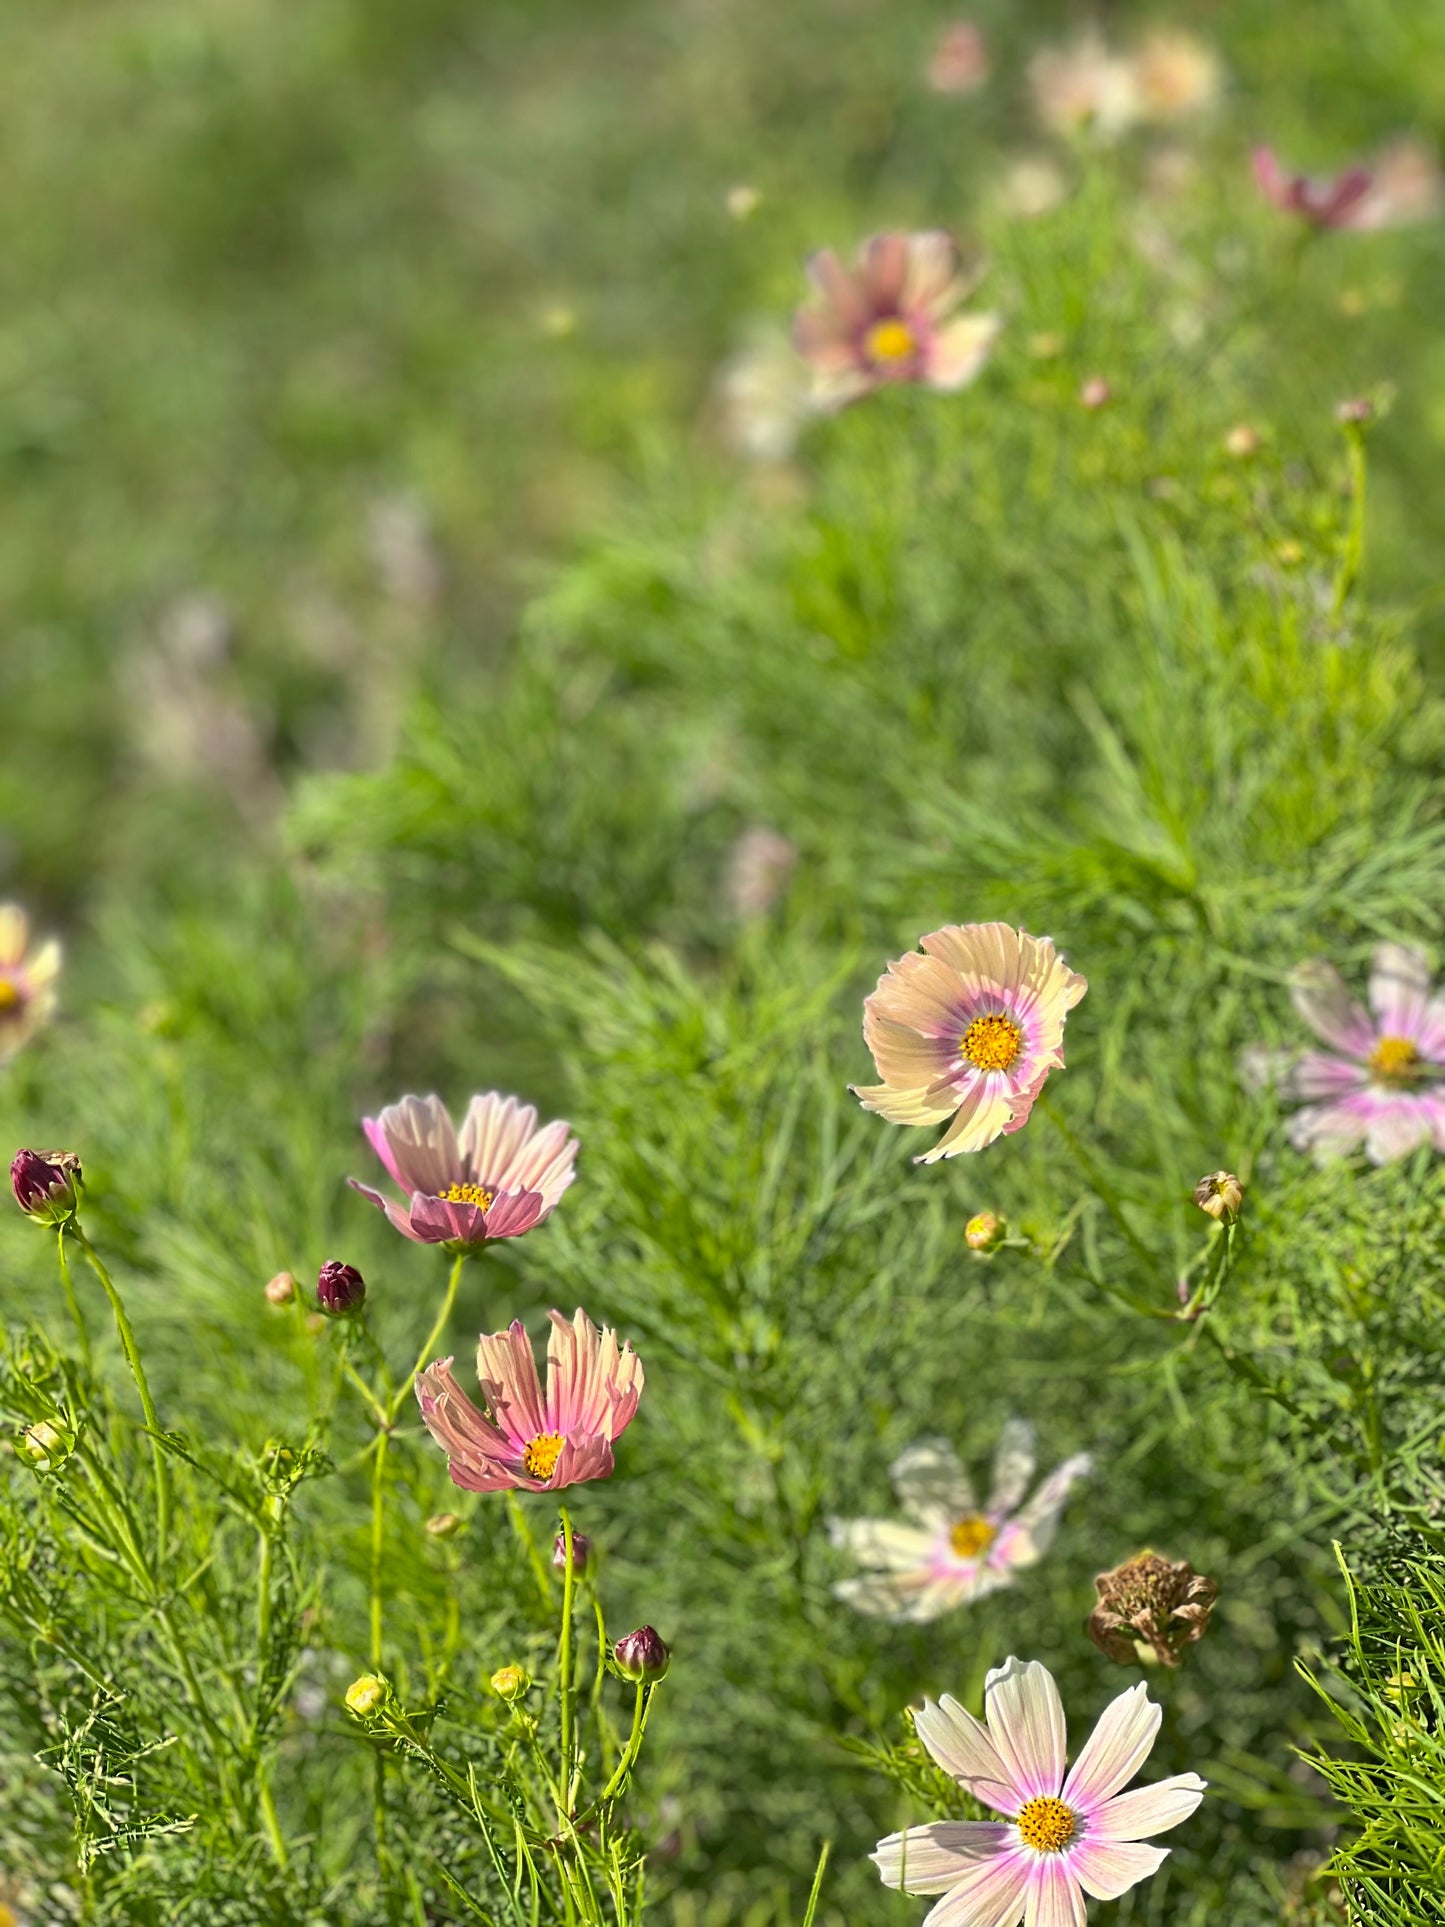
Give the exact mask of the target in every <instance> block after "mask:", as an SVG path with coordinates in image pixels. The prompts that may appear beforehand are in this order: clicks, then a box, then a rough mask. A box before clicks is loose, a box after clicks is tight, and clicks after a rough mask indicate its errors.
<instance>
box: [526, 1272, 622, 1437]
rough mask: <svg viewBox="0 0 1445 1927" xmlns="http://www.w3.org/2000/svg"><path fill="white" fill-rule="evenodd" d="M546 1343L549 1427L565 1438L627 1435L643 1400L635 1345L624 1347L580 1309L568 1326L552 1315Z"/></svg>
mask: <svg viewBox="0 0 1445 1927" xmlns="http://www.w3.org/2000/svg"><path fill="white" fill-rule="evenodd" d="M547 1316H548V1317H549V1318H550V1319H551V1321H552V1330H551V1334H550V1335H549V1337H548V1339H547V1403H546V1414H547V1424H546V1427H545V1429H546V1430H547V1431H549V1432H561V1433H563V1434H564V1436H570V1435H571V1434H573V1433H585V1434H587V1435H589V1436H595V1437H598V1438H604V1439H615V1438H617V1437H618V1436H619V1435H620V1434H621V1433H623V1432H625V1431H626V1429H627V1427H628V1426H629V1425H630V1424H631V1423H632V1420H633V1418H634V1416H635V1415H636V1412H637V1403H638V1400H639V1399H640V1398H641V1396H642V1383H643V1377H642V1360H641V1359H640V1358H639V1357H638V1356H637V1354H636V1352H635V1351H633V1349H632V1347H631V1346H630V1345H623V1346H619V1345H618V1343H617V1334H616V1332H615V1331H613V1330H611V1329H610V1327H607V1326H604V1327H603V1328H602V1330H601V1331H599V1330H598V1329H597V1327H596V1326H595V1325H594V1324H593V1323H592V1321H591V1319H590V1318H589V1317H588V1316H587V1314H586V1312H584V1311H583V1310H582V1308H581V1306H580V1305H579V1306H578V1308H577V1311H576V1314H575V1315H574V1317H573V1318H572V1320H571V1322H570V1323H569V1322H568V1320H567V1319H566V1318H564V1317H563V1315H562V1313H561V1312H560V1311H549V1312H548V1314H547Z"/></svg>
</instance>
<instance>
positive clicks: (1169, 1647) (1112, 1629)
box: [1087, 1548, 1219, 1668]
mask: <svg viewBox="0 0 1445 1927" xmlns="http://www.w3.org/2000/svg"><path fill="white" fill-rule="evenodd" d="M1094 1589H1095V1591H1096V1592H1097V1593H1098V1595H1099V1603H1098V1604H1097V1605H1096V1606H1095V1608H1094V1610H1093V1611H1092V1612H1091V1613H1090V1614H1089V1619H1088V1626H1087V1631H1088V1635H1089V1637H1090V1639H1092V1640H1093V1642H1094V1644H1095V1645H1096V1646H1097V1647H1098V1649H1099V1651H1100V1652H1101V1653H1103V1654H1104V1655H1105V1656H1106V1657H1107V1658H1109V1659H1112V1660H1114V1661H1116V1662H1117V1663H1118V1664H1119V1665H1120V1666H1128V1665H1130V1664H1131V1663H1132V1662H1134V1661H1135V1660H1140V1661H1144V1662H1146V1663H1147V1662H1148V1661H1150V1660H1156V1661H1158V1663H1159V1664H1160V1665H1161V1666H1168V1667H1171V1668H1172V1667H1175V1666H1177V1665H1178V1664H1179V1662H1180V1661H1181V1660H1182V1659H1183V1657H1184V1648H1185V1647H1186V1646H1192V1645H1194V1644H1195V1642H1196V1641H1197V1640H1200V1639H1203V1637H1204V1633H1205V1629H1206V1628H1207V1626H1208V1625H1209V1615H1210V1613H1211V1612H1212V1610H1213V1608H1214V1601H1215V1598H1216V1596H1217V1595H1218V1592H1219V1588H1218V1586H1217V1585H1216V1584H1215V1583H1214V1581H1213V1580H1212V1579H1206V1578H1205V1577H1204V1575H1203V1574H1202V1573H1198V1572H1196V1571H1195V1570H1194V1568H1193V1566H1191V1565H1190V1563H1189V1561H1188V1560H1187V1559H1173V1560H1171V1559H1164V1558H1161V1557H1160V1555H1159V1554H1158V1553H1157V1552H1150V1551H1149V1550H1148V1549H1147V1548H1146V1550H1145V1551H1143V1552H1141V1553H1138V1554H1136V1555H1135V1557H1134V1558H1132V1559H1129V1560H1126V1561H1125V1563H1124V1564H1123V1565H1122V1566H1115V1568H1114V1570H1113V1571H1112V1572H1101V1573H1098V1574H1096V1576H1095V1579H1094Z"/></svg>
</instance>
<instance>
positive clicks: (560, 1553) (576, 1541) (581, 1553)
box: [552, 1532, 592, 1572]
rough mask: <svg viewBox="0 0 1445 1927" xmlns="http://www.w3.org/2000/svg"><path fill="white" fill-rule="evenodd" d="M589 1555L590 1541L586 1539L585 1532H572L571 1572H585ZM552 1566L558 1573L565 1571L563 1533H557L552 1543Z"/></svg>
mask: <svg viewBox="0 0 1445 1927" xmlns="http://www.w3.org/2000/svg"><path fill="white" fill-rule="evenodd" d="M591 1555H592V1541H591V1540H590V1539H589V1538H588V1537H587V1534H586V1533H585V1532H574V1533H573V1534H572V1570H573V1572H586V1570H587V1561H588V1559H589V1558H590V1557H591ZM552 1564H553V1565H554V1566H555V1567H556V1568H557V1570H558V1572H565V1571H566V1570H567V1535H566V1533H565V1532H559V1533H558V1534H557V1537H556V1538H555V1539H554V1540H553V1541H552Z"/></svg>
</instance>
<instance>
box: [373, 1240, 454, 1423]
mask: <svg viewBox="0 0 1445 1927" xmlns="http://www.w3.org/2000/svg"><path fill="white" fill-rule="evenodd" d="M466 1261H467V1254H466V1253H465V1252H464V1251H459V1252H458V1253H457V1255H456V1257H455V1258H454V1259H453V1260H452V1270H451V1276H450V1277H449V1278H448V1280H447V1289H446V1296H445V1297H444V1298H443V1299H442V1305H441V1310H440V1311H439V1312H438V1313H437V1315H436V1322H435V1324H434V1325H433V1326H432V1328H431V1330H430V1331H429V1332H428V1333H427V1335H426V1337H425V1338H424V1339H423V1340H422V1347H421V1350H420V1351H419V1352H418V1353H417V1355H416V1363H415V1365H413V1366H412V1368H411V1371H410V1372H409V1373H408V1374H407V1377H406V1379H405V1381H404V1383H403V1384H402V1385H401V1386H400V1387H399V1388H398V1390H397V1394H396V1397H395V1398H394V1399H393V1400H392V1403H391V1409H390V1411H389V1413H388V1414H387V1416H388V1420H389V1422H390V1423H391V1424H392V1425H395V1423H396V1421H397V1418H398V1416H399V1414H400V1412H401V1408H402V1407H403V1406H404V1405H405V1404H406V1401H407V1399H408V1397H409V1396H410V1395H411V1388H412V1386H413V1384H414V1383H415V1382H416V1376H417V1373H418V1372H420V1371H421V1370H422V1369H423V1368H424V1367H425V1366H427V1365H429V1364H430V1363H431V1362H432V1359H433V1358H434V1357H435V1356H436V1347H437V1344H438V1342H439V1340H440V1339H441V1336H442V1333H443V1332H444V1331H445V1330H446V1328H447V1324H448V1322H449V1321H450V1319H451V1315H452V1307H453V1305H455V1304H456V1302H457V1288H458V1286H459V1285H460V1284H461V1282H462V1266H463V1265H464V1264H465V1263H466Z"/></svg>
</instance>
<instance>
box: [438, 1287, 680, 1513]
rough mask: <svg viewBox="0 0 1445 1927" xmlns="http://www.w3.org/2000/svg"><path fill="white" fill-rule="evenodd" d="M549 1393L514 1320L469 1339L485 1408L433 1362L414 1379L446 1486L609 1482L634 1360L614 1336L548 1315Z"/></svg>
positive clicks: (633, 1389) (485, 1488)
mask: <svg viewBox="0 0 1445 1927" xmlns="http://www.w3.org/2000/svg"><path fill="white" fill-rule="evenodd" d="M547 1316H548V1317H549V1318H550V1319H551V1321H552V1331H551V1335H550V1336H549V1338H548V1340H547V1389H546V1391H545V1393H544V1392H543V1390H542V1381H541V1380H540V1378H539V1377H538V1376H537V1361H536V1359H535V1358H534V1356H533V1354H532V1341H531V1340H530V1339H529V1338H528V1336H527V1334H526V1331H525V1330H524V1329H523V1327H522V1323H521V1321H520V1319H515V1318H514V1319H513V1320H512V1323H511V1324H510V1325H509V1326H508V1328H507V1329H506V1331H504V1332H495V1333H493V1334H492V1335H491V1336H490V1337H489V1336H487V1335H485V1334H484V1335H483V1336H482V1337H481V1338H480V1339H479V1340H478V1341H477V1377H478V1379H479V1380H480V1381H481V1387H482V1395H483V1398H484V1399H485V1402H486V1409H485V1411H483V1410H480V1409H479V1408H478V1407H477V1406H476V1405H474V1404H473V1403H472V1401H471V1400H470V1399H469V1398H468V1397H467V1395H466V1393H465V1392H464V1391H463V1390H462V1388H461V1386H460V1385H458V1384H457V1381H456V1379H455V1377H454V1376H453V1374H452V1361H451V1360H450V1359H449V1358H443V1359H439V1360H438V1361H437V1363H436V1364H435V1365H429V1366H427V1368H426V1370H425V1371H422V1372H418V1373H417V1376H416V1397H417V1403H418V1405H420V1407H421V1415H422V1418H423V1420H424V1421H425V1423H426V1428H427V1430H428V1431H429V1432H430V1433H431V1435H432V1437H433V1438H434V1439H435V1440H436V1442H437V1444H438V1445H439V1446H440V1447H441V1448H442V1450H443V1451H444V1452H445V1453H446V1455H447V1459H448V1462H449V1466H448V1469H449V1470H450V1472H451V1475H452V1484H453V1485H459V1486H461V1487H462V1489H463V1490H464V1491H466V1492H504V1491H509V1490H513V1491H520V1492H558V1491H560V1490H561V1489H562V1487H563V1486H567V1485H579V1484H581V1482H582V1481H583V1480H584V1479H606V1478H610V1477H611V1475H612V1441H613V1440H614V1439H615V1438H617V1437H619V1436H620V1435H621V1434H622V1433H623V1432H624V1431H626V1429H627V1427H628V1426H629V1425H630V1424H631V1423H632V1420H633V1417H634V1415H635V1413H636V1411H637V1401H638V1400H639V1398H641V1396H642V1361H641V1359H640V1358H639V1357H638V1356H637V1354H636V1353H635V1352H634V1351H633V1349H632V1347H631V1345H623V1346H620V1347H619V1345H618V1343H617V1334H616V1332H614V1331H611V1330H609V1329H608V1328H606V1327H605V1326H604V1327H603V1329H602V1330H601V1331H599V1330H598V1329H597V1327H596V1326H595V1325H594V1324H593V1323H592V1322H591V1320H590V1319H589V1318H588V1317H587V1314H586V1313H585V1312H584V1311H582V1310H580V1309H579V1310H578V1312H577V1314H576V1316H575V1317H574V1318H573V1319H572V1322H571V1323H570V1324H569V1323H568V1322H567V1320H566V1318H564V1317H563V1315H562V1313H561V1312H560V1311H549V1312H548V1314H547Z"/></svg>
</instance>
